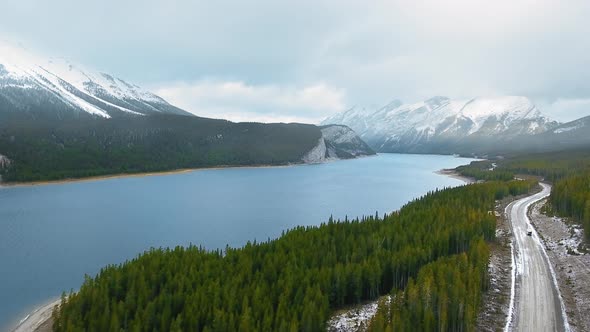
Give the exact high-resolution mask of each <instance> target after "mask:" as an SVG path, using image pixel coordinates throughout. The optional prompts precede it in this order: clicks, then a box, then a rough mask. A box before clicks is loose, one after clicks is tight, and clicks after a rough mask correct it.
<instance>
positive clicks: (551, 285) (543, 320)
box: [505, 183, 569, 331]
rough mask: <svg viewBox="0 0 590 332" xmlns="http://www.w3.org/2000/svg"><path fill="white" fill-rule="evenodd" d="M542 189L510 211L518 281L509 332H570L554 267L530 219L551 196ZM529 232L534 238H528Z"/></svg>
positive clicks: (517, 203) (510, 207) (514, 204)
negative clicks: (534, 209) (531, 209)
mask: <svg viewBox="0 0 590 332" xmlns="http://www.w3.org/2000/svg"><path fill="white" fill-rule="evenodd" d="M541 186H542V187H543V190H542V191H541V192H539V193H537V194H535V195H532V196H528V197H525V198H522V199H520V200H517V201H514V202H512V203H511V204H510V205H508V206H507V207H506V215H507V216H508V218H509V220H510V222H511V224H512V231H513V234H514V244H513V257H512V260H513V263H514V268H513V271H514V272H513V275H512V278H513V280H514V279H516V280H515V281H516V282H515V284H516V289H515V290H513V292H512V294H513V297H512V298H511V300H510V301H511V303H510V310H509V315H510V317H508V321H507V324H506V328H505V331H511V330H515V331H569V324H568V322H567V317H566V315H565V314H564V313H565V307H564V305H563V301H562V299H561V294H560V292H559V288H558V287H557V281H556V279H555V276H554V273H553V267H552V266H551V265H550V262H549V257H548V256H547V253H546V252H545V249H544V247H543V244H542V242H541V240H540V238H539V235H538V234H537V232H536V231H535V229H534V228H533V227H532V226H531V225H530V220H529V218H528V216H527V211H528V209H529V207H530V206H531V205H532V204H533V203H535V202H537V201H539V200H541V199H543V198H545V197H547V196H549V194H550V192H551V186H550V185H548V184H544V183H541ZM527 231H531V232H532V235H531V236H528V235H527ZM513 285H514V284H513ZM513 289H514V288H513ZM512 308H514V311H512Z"/></svg>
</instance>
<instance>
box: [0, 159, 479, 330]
mask: <svg viewBox="0 0 590 332" xmlns="http://www.w3.org/2000/svg"><path fill="white" fill-rule="evenodd" d="M470 161H471V160H470V159H464V158H455V157H452V156H436V155H403V154H381V155H379V156H376V157H369V158H362V159H355V160H347V161H338V162H332V163H326V164H318V165H302V166H293V167H277V168H234V169H221V170H200V171H194V172H189V173H181V174H172V175H162V176H149V177H128V178H118V179H108V180H100V181H90V182H75V183H67V184H52V185H43V186H23V187H3V188H0V327H2V326H11V325H12V324H14V323H15V322H16V321H15V320H16V319H17V318H18V317H24V316H25V315H26V314H27V313H28V312H30V311H31V310H32V309H34V308H35V307H36V306H38V305H39V304H42V303H44V302H46V301H48V300H50V299H52V298H55V297H58V296H59V295H60V294H61V292H62V291H64V290H66V291H69V290H70V289H74V290H75V289H77V288H78V287H79V286H80V284H81V282H82V280H83V276H84V274H90V275H94V274H96V273H97V272H98V271H99V270H100V268H101V267H103V266H105V265H107V264H113V263H121V262H124V261H125V260H127V259H130V258H133V257H135V256H136V255H137V254H138V253H141V252H143V251H144V250H147V249H149V248H150V247H160V246H163V247H165V246H171V247H173V246H176V245H188V244H191V243H193V244H197V245H203V246H205V247H206V248H211V249H214V248H223V247H225V245H226V244H229V245H230V246H241V245H243V244H245V243H246V241H248V240H254V239H257V240H259V241H260V240H266V239H267V238H275V237H277V236H280V234H281V231H283V230H286V229H289V228H292V227H294V226H297V225H318V224H320V223H322V222H325V221H327V219H328V218H329V217H330V215H334V217H335V218H344V217H345V216H348V217H356V216H362V215H373V214H375V212H376V211H378V212H379V214H383V213H384V212H391V211H393V210H396V209H398V208H400V207H401V206H402V205H403V204H405V203H406V202H408V201H409V200H411V199H413V198H415V197H419V196H421V195H423V194H425V193H426V192H428V191H429V190H433V189H435V188H443V187H449V186H457V185H461V184H462V182H461V181H459V180H457V179H453V178H450V177H446V176H442V175H438V174H435V173H434V171H437V170H439V169H442V168H452V167H456V166H458V165H462V164H467V163H469V162H470Z"/></svg>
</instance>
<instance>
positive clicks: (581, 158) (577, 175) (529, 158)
mask: <svg viewBox="0 0 590 332" xmlns="http://www.w3.org/2000/svg"><path fill="white" fill-rule="evenodd" d="M493 164H496V165H497V167H495V168H494V167H492V166H493ZM492 168H493V170H492ZM457 171H458V172H459V173H461V174H462V175H465V176H470V177H473V178H476V179H481V180H491V179H507V178H513V177H514V176H515V175H516V174H529V175H536V176H540V177H543V178H544V179H545V180H547V181H550V182H552V183H553V189H552V190H551V196H550V198H549V201H550V203H551V207H552V208H553V211H554V212H556V213H557V214H559V215H560V216H564V217H572V218H574V220H576V221H579V222H581V223H582V225H583V227H584V230H585V231H586V232H585V234H586V237H587V238H588V239H590V150H586V149H584V150H574V151H560V152H554V153H543V154H530V155H520V156H509V157H508V158H507V159H501V160H494V161H488V160H485V161H478V162H472V163H471V164H470V165H468V166H460V167H458V168H457Z"/></svg>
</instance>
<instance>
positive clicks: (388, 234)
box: [53, 181, 536, 331]
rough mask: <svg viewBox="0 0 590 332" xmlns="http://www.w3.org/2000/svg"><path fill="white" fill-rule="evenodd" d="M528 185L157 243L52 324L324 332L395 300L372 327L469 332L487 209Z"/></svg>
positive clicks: (490, 186) (454, 192)
mask: <svg viewBox="0 0 590 332" xmlns="http://www.w3.org/2000/svg"><path fill="white" fill-rule="evenodd" d="M535 184H536V183H535V182H533V181H510V182H486V183H480V184H474V185H469V186H462V187H457V188H452V189H445V190H437V191H434V192H430V193H428V194H426V195H425V196H423V197H422V198H420V199H416V200H414V201H412V202H410V203H408V204H406V205H405V206H404V207H402V208H401V209H400V210H399V211H396V212H393V213H391V214H388V215H383V216H379V215H377V214H376V215H372V216H367V217H363V218H360V219H358V218H357V219H353V220H349V219H348V218H346V219H345V220H333V219H330V220H329V221H328V222H327V223H325V224H322V225H321V226H317V227H297V228H294V229H291V230H289V231H286V232H284V233H283V235H282V236H281V237H279V238H277V239H274V240H268V241H265V242H261V243H257V242H253V243H248V244H246V245H245V246H243V247H241V248H230V247H226V248H225V249H224V250H207V249H205V248H202V247H199V246H196V245H195V246H190V247H186V248H184V247H176V248H173V249H170V248H154V249H151V250H149V251H147V252H144V253H143V254H141V255H139V256H138V257H137V258H135V259H133V260H131V261H128V262H125V263H123V264H120V265H111V266H107V267H105V268H103V269H102V270H101V271H100V273H98V275H96V276H86V277H85V281H84V283H83V284H82V286H81V287H80V289H79V291H78V292H76V293H70V294H69V295H66V294H65V293H64V295H63V296H62V303H61V305H59V306H58V307H57V308H56V310H55V311H54V313H53V319H54V326H53V329H54V331H120V330H124V331H321V330H324V329H325V328H326V322H327V320H328V318H329V316H330V314H331V313H332V312H333V311H334V310H337V309H339V308H343V307H346V306H349V305H354V304H359V303H361V302H363V301H367V300H375V299H377V298H378V297H380V296H382V295H385V294H396V296H395V301H394V302H393V303H392V304H391V306H390V307H388V308H390V309H388V310H386V309H384V307H382V308H381V309H380V314H379V315H378V316H377V317H379V319H380V321H381V324H377V323H375V324H374V330H376V331H377V330H380V329H391V328H394V329H397V328H403V329H406V328H408V327H411V330H416V328H418V329H423V330H425V329H430V327H437V328H438V329H439V330H448V331H452V330H465V331H473V330H474V328H475V325H474V324H475V317H476V315H477V311H478V308H479V304H480V303H479V302H480V297H481V293H482V292H483V291H485V290H486V288H487V285H488V282H487V280H488V276H487V268H486V267H487V261H488V256H489V255H488V253H487V250H488V249H487V244H486V241H493V240H494V237H495V225H496V219H495V216H494V215H493V213H490V211H491V210H493V209H494V203H495V200H497V199H501V198H503V197H505V196H508V195H517V194H523V193H526V192H528V191H529V190H531V188H532V187H533V186H535ZM212 222H214V221H212ZM424 292H427V293H424ZM425 294H426V295H428V296H426V297H423V295H425ZM416 320H419V321H416ZM409 324H419V325H409Z"/></svg>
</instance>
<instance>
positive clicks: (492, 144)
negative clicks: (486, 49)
mask: <svg viewBox="0 0 590 332" xmlns="http://www.w3.org/2000/svg"><path fill="white" fill-rule="evenodd" d="M586 123H587V121H586V120H583V119H580V120H578V122H574V123H568V124H561V123H559V122H557V121H554V120H552V119H550V118H549V117H548V116H546V115H544V114H543V113H542V112H541V111H540V110H539V109H538V108H537V107H536V106H535V104H534V103H533V102H532V101H531V100H530V99H528V98H526V97H522V96H500V97H487V98H486V97H478V98H473V99H470V100H452V99H450V98H448V97H440V96H437V97H433V98H430V99H427V100H425V101H422V102H418V103H413V104H404V103H402V102H401V101H399V100H394V101H392V102H390V103H388V104H387V105H385V106H383V107H376V108H369V107H358V106H357V107H352V108H350V109H348V110H346V111H344V112H342V113H339V114H336V115H334V116H331V117H329V118H327V119H326V120H324V121H323V122H322V124H324V125H327V124H343V125H347V126H349V127H350V128H352V129H353V130H355V131H356V132H357V133H358V134H359V136H360V137H361V138H362V139H363V140H365V141H366V142H367V143H368V144H369V145H370V146H371V147H372V148H374V149H375V150H376V151H378V152H401V153H448V154H452V153H457V154H487V153H506V152H513V151H517V150H526V149H529V148H535V149H536V150H543V149H558V148H566V147H569V145H572V144H574V143H575V144H577V143H576V142H575V141H576V139H574V138H575V137H578V136H582V137H588V135H587V134H588V129H587V127H586V126H585V124H586ZM566 133H567V134H566Z"/></svg>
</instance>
